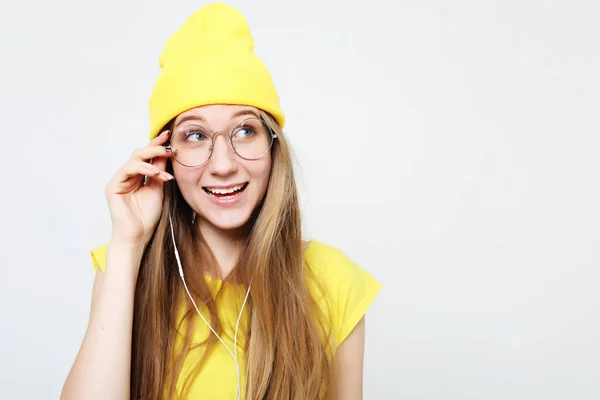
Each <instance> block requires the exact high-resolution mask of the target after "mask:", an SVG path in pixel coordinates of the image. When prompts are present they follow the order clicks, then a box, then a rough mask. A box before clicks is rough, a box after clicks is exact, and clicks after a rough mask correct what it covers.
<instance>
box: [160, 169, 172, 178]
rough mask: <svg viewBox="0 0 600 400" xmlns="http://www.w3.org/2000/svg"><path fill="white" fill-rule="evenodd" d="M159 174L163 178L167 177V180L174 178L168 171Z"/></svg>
mask: <svg viewBox="0 0 600 400" xmlns="http://www.w3.org/2000/svg"><path fill="white" fill-rule="evenodd" d="M161 175H162V176H163V177H165V178H167V179H168V180H171V179H174V177H173V175H171V174H169V173H168V172H164V171H162V172H161Z"/></svg>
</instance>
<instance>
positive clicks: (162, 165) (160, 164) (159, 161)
mask: <svg viewBox="0 0 600 400" xmlns="http://www.w3.org/2000/svg"><path fill="white" fill-rule="evenodd" d="M167 159H168V158H167V157H156V158H153V159H152V160H150V161H149V162H150V163H151V164H152V165H154V166H155V167H156V168H158V169H160V170H161V171H165V170H166V169H167Z"/></svg>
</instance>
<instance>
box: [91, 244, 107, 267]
mask: <svg viewBox="0 0 600 400" xmlns="http://www.w3.org/2000/svg"><path fill="white" fill-rule="evenodd" d="M107 247H108V243H106V244H103V245H102V246H98V247H94V248H93V249H92V250H91V252H90V255H91V256H92V265H93V266H94V271H97V270H98V267H100V269H101V270H102V271H104V270H105V269H106V248H107Z"/></svg>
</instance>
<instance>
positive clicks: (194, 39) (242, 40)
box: [149, 3, 285, 139]
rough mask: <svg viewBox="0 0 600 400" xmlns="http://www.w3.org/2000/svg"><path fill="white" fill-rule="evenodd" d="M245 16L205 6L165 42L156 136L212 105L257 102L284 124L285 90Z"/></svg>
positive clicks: (153, 114) (153, 115) (153, 126)
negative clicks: (282, 102) (185, 116)
mask: <svg viewBox="0 0 600 400" xmlns="http://www.w3.org/2000/svg"><path fill="white" fill-rule="evenodd" d="M253 48H254V40H253V39H252V37H251V36H250V29H249V28H248V23H247V22H246V19H245V18H244V16H243V15H242V14H241V13H240V12H239V11H237V10H236V9H234V8H232V7H229V6H227V5H225V4H223V3H214V4H210V5H207V6H205V7H202V8H201V9H200V10H198V11H196V12H195V13H194V14H193V15H192V16H190V17H189V18H188V19H187V20H186V21H185V22H184V23H183V25H182V26H181V28H179V30H178V31H177V32H175V34H174V35H173V36H171V38H170V39H169V41H168V42H167V44H166V45H165V47H164V49H163V51H162V53H161V55H160V58H159V65H160V68H161V72H160V75H159V76H158V78H157V80H156V83H155V85H154V90H153V92H152V96H151V98H150V105H149V106H150V107H149V108H150V139H153V138H154V137H156V136H157V135H158V134H159V133H160V132H159V130H160V129H161V128H162V127H163V126H164V125H165V124H166V123H167V122H169V121H170V120H171V119H173V118H174V117H176V116H177V115H179V114H180V113H182V112H184V111H187V110H189V109H191V108H194V107H199V106H203V105H207V104H240V105H248V106H254V107H256V108H260V109H262V110H264V111H266V112H268V113H270V114H271V115H272V116H273V117H274V118H275V120H276V121H277V123H278V124H279V125H280V126H281V127H283V125H284V123H285V117H284V115H283V112H282V111H281V108H280V105H279V95H278V94H277V91H276V90H275V86H274V85H273V80H272V79H271V75H270V74H269V71H268V70H267V68H266V67H265V65H264V64H263V62H262V61H261V60H260V59H259V58H258V57H257V56H256V54H254V52H253Z"/></svg>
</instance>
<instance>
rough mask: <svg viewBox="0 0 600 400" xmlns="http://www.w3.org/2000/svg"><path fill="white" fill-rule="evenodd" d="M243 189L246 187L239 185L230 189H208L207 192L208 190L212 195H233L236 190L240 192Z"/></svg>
mask: <svg viewBox="0 0 600 400" xmlns="http://www.w3.org/2000/svg"><path fill="white" fill-rule="evenodd" d="M242 187H244V185H238V186H234V187H231V188H228V189H218V188H206V190H208V191H209V192H211V193H217V194H227V193H233V192H235V191H236V190H240V189H241V188H242Z"/></svg>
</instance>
